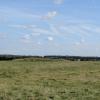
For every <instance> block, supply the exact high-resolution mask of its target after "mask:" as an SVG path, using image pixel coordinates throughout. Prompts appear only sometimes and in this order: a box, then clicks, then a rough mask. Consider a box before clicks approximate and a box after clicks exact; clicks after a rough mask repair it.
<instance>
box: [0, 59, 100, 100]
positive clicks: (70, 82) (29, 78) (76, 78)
mask: <svg viewBox="0 0 100 100" xmlns="http://www.w3.org/2000/svg"><path fill="white" fill-rule="evenodd" d="M0 100H100V62H78V61H76V62H71V61H65V60H53V61H50V60H46V61H45V60H37V61H36V60H31V61H30V60H16V61H2V62H0Z"/></svg>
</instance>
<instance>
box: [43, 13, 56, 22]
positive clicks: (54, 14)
mask: <svg viewBox="0 0 100 100" xmlns="http://www.w3.org/2000/svg"><path fill="white" fill-rule="evenodd" d="M56 15H57V12H56V11H52V12H48V13H47V14H46V15H44V16H42V19H44V20H49V19H52V18H54V17H55V16H56Z"/></svg>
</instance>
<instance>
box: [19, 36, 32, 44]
mask: <svg viewBox="0 0 100 100" xmlns="http://www.w3.org/2000/svg"><path fill="white" fill-rule="evenodd" d="M21 41H22V42H23V43H31V36H30V35H29V34H25V35H24V36H23V37H22V38H21Z"/></svg>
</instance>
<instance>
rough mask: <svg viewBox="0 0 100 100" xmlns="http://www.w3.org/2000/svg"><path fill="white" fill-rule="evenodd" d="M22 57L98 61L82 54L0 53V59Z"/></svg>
mask: <svg viewBox="0 0 100 100" xmlns="http://www.w3.org/2000/svg"><path fill="white" fill-rule="evenodd" d="M24 58H42V59H43V58H44V59H64V60H70V61H100V57H88V56H87V57H83V56H61V55H60V56H59V55H46V56H30V55H29V56H26V55H0V61H2V60H14V59H24Z"/></svg>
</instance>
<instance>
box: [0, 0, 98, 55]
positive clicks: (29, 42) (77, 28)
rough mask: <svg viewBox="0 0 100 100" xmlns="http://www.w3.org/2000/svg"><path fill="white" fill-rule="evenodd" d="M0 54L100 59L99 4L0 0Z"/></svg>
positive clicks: (75, 0)
mask: <svg viewBox="0 0 100 100" xmlns="http://www.w3.org/2000/svg"><path fill="white" fill-rule="evenodd" d="M0 54H20V55H74V56H100V0H0Z"/></svg>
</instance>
